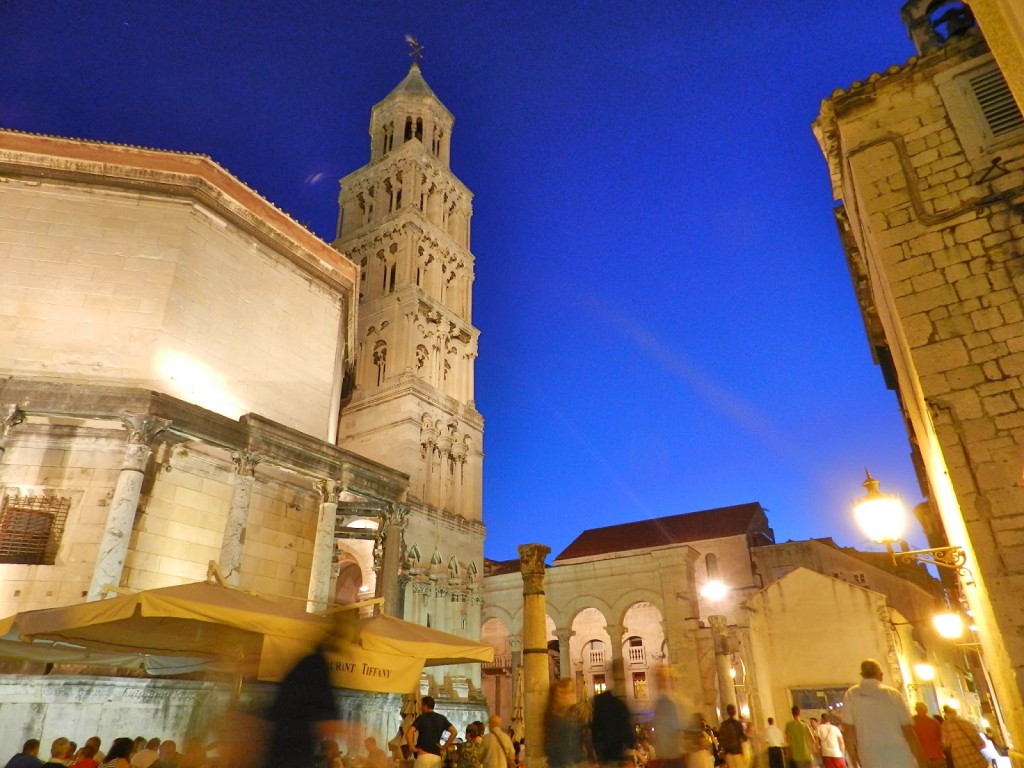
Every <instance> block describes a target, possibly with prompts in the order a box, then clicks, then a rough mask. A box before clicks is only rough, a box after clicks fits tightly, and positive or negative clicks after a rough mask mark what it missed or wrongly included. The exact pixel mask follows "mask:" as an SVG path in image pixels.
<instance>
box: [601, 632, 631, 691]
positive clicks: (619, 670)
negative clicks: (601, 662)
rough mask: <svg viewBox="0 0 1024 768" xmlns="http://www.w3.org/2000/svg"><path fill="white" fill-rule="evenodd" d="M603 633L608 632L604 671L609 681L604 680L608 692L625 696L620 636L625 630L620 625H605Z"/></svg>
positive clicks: (624, 666) (624, 665)
mask: <svg viewBox="0 0 1024 768" xmlns="http://www.w3.org/2000/svg"><path fill="white" fill-rule="evenodd" d="M605 631H607V632H608V640H609V642H610V647H609V648H608V656H607V658H606V659H605V670H606V671H607V672H608V676H609V677H610V678H611V679H610V680H606V683H607V685H608V690H610V691H612V692H613V693H615V694H616V695H618V696H625V695H626V664H625V660H624V659H623V658H622V635H623V634H624V633H625V631H626V628H625V627H623V626H622V625H621V624H607V625H605Z"/></svg>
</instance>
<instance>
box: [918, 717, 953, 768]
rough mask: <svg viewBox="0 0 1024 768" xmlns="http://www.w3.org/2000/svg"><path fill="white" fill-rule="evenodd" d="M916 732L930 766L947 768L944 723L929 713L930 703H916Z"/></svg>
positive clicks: (930, 767) (931, 767) (929, 767)
mask: <svg viewBox="0 0 1024 768" xmlns="http://www.w3.org/2000/svg"><path fill="white" fill-rule="evenodd" d="M911 719H912V720H913V723H914V733H915V734H917V743H918V744H920V745H921V752H922V754H924V758H925V760H926V761H927V762H928V768H946V753H945V751H944V750H943V748H942V725H941V724H940V723H939V722H938V721H937V720H936V719H935V718H934V717H932V716H931V715H929V714H928V705H927V704H925V703H924V702H923V701H919V702H917V703H916V704H915V705H914V716H913V718H911Z"/></svg>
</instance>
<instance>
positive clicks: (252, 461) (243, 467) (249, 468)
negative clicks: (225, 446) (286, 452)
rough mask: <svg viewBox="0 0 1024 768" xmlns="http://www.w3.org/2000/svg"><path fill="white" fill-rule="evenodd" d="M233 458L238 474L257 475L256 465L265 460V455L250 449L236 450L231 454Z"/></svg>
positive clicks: (244, 475)
mask: <svg viewBox="0 0 1024 768" xmlns="http://www.w3.org/2000/svg"><path fill="white" fill-rule="evenodd" d="M231 460H232V461H233V462H235V474H236V475H241V476H243V477H255V476H256V465H257V464H259V463H260V462H261V461H263V457H262V456H260V455H259V454H258V453H250V452H249V451H235V452H234V453H232V454H231Z"/></svg>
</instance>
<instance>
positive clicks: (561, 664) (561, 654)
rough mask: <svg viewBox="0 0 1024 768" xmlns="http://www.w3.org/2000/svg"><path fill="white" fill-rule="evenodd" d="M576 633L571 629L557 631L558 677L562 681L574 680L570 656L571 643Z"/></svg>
mask: <svg viewBox="0 0 1024 768" xmlns="http://www.w3.org/2000/svg"><path fill="white" fill-rule="evenodd" d="M575 634H576V633H575V632H573V631H572V630H571V629H556V630H555V637H557V638H558V676H559V677H560V678H561V679H562V680H569V679H571V678H572V657H571V656H569V641H570V639H571V638H572V636H573V635H575Z"/></svg>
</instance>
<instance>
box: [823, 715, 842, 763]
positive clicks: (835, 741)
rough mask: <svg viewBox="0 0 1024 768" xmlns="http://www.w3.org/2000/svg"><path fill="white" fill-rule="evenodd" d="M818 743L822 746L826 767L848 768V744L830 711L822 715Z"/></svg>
mask: <svg viewBox="0 0 1024 768" xmlns="http://www.w3.org/2000/svg"><path fill="white" fill-rule="evenodd" d="M818 745H819V747H820V748H821V761H822V763H823V765H824V766H825V768H846V759H845V757H844V756H845V754H846V744H845V743H844V742H843V734H842V731H840V730H839V728H837V727H836V725H835V724H834V723H833V722H832V718H831V717H829V714H828V712H825V713H823V714H822V715H821V723H820V724H819V725H818Z"/></svg>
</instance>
